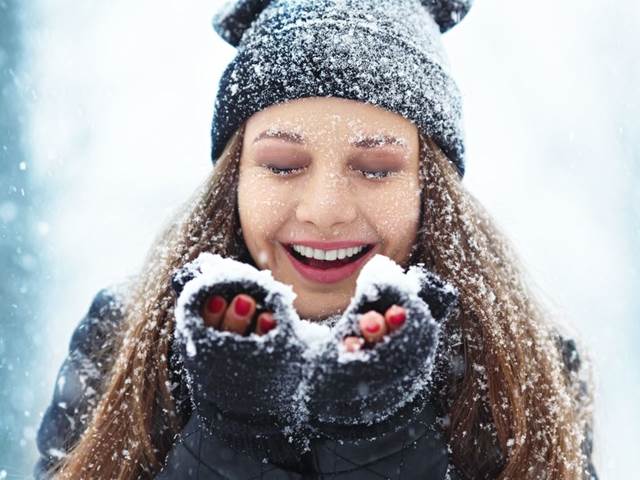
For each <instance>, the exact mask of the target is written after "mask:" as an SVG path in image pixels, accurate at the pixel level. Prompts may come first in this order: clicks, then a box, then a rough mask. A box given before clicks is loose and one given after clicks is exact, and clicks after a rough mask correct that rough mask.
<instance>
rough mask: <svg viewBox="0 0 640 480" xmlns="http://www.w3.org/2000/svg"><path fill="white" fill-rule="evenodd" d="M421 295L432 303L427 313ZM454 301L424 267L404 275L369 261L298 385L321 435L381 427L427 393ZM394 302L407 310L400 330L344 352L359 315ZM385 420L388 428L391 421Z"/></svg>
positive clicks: (386, 263) (388, 263) (379, 258)
mask: <svg viewBox="0 0 640 480" xmlns="http://www.w3.org/2000/svg"><path fill="white" fill-rule="evenodd" d="M421 293H422V294H423V295H424V297H425V298H427V299H435V300H437V301H435V302H434V304H433V307H434V308H433V311H432V308H431V305H430V304H428V303H426V302H425V301H424V300H423V298H421V296H420V294H421ZM456 298H457V294H456V291H455V290H454V289H453V287H451V286H450V285H448V284H445V283H444V282H442V281H440V279H438V278H437V277H436V276H435V275H434V274H432V273H428V272H425V271H424V270H423V269H422V267H420V266H416V267H413V268H411V269H410V270H409V271H408V272H406V273H405V272H403V270H402V268H401V267H400V266H399V265H398V264H396V263H395V262H393V261H392V260H391V259H389V258H388V257H385V256H383V255H376V256H374V257H373V258H372V259H371V260H370V261H369V262H368V263H367V264H366V265H365V266H364V267H363V269H362V271H361V272H360V275H359V277H358V279H357V284H356V292H355V295H354V298H353V299H352V301H351V303H350V305H349V306H348V307H347V310H345V313H344V315H343V316H342V318H340V320H339V321H338V322H337V324H336V326H335V327H334V332H333V335H332V338H331V339H330V341H329V342H328V343H327V345H326V348H324V349H323V350H322V351H321V353H320V354H319V355H318V356H317V357H316V359H315V362H314V364H313V368H311V369H309V370H308V372H307V376H306V379H305V382H303V383H304V385H303V388H305V389H306V391H305V395H306V397H307V400H308V408H309V418H310V422H311V423H312V424H313V426H314V428H315V429H316V430H317V431H319V432H321V433H326V432H342V433H344V432H345V431H354V432H355V431H358V429H353V428H347V429H346V430H345V429H344V428H341V427H342V426H350V427H354V426H367V425H376V424H378V425H379V424H382V423H383V422H384V421H385V420H387V419H389V418H390V417H391V416H394V414H402V415H403V416H404V415H405V413H407V412H408V409H409V407H412V401H413V400H416V399H418V394H420V393H422V394H424V393H425V391H426V390H427V387H428V383H429V381H430V377H431V371H432V368H433V364H434V360H435V356H436V349H437V347H438V336H439V331H440V325H439V323H438V322H439V321H441V320H442V319H443V315H445V314H448V312H449V311H450V308H449V307H450V304H452V303H453V302H454V301H455V299H456ZM393 304H396V305H399V306H401V307H403V308H405V309H406V313H407V318H406V321H405V324H404V325H403V326H402V327H401V328H399V329H397V330H394V331H393V332H390V333H389V334H387V335H385V336H384V337H383V339H382V340H381V341H380V342H378V343H375V344H373V345H371V346H368V347H364V348H363V349H362V350H359V351H356V352H348V351H347V350H346V349H345V348H344V346H343V339H344V338H345V337H346V336H349V335H357V336H361V335H362V334H361V332H360V329H359V325H358V320H359V317H360V315H361V314H363V313H366V312H368V311H369V310H376V311H378V312H380V313H381V314H383V315H384V312H385V311H386V310H387V309H388V308H389V307H390V306H391V305H393ZM435 312H437V316H436V315H435ZM420 398H422V396H421V397H420ZM413 403H420V402H413ZM412 408H413V407H412ZM414 413H415V412H414ZM407 414H408V413H407ZM394 418H395V417H394ZM389 423H390V425H389V428H391V427H393V426H394V425H395V424H396V423H397V422H396V421H394V422H389ZM395 426H396V427H397V425H395ZM370 430H374V429H370ZM376 432H377V433H381V431H380V430H379V429H378V430H376Z"/></svg>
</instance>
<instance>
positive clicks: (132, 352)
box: [55, 127, 590, 479]
mask: <svg viewBox="0 0 640 480" xmlns="http://www.w3.org/2000/svg"><path fill="white" fill-rule="evenodd" d="M243 135H244V128H243V127H241V128H240V129H239V130H238V131H237V132H236V133H235V135H234V136H233V137H232V138H231V140H230V141H229V143H228V144H227V146H226V148H225V150H224V152H223V153H222V155H221V157H220V158H219V159H218V162H217V165H216V167H215V168H214V169H213V171H212V173H211V175H210V176H209V177H208V178H207V179H206V180H205V182H204V183H203V184H202V185H201V186H200V187H199V188H198V189H197V191H196V192H195V193H194V194H193V196H192V198H190V199H189V200H188V201H187V202H186V203H185V204H184V205H183V206H182V207H181V208H180V209H179V211H178V212H177V214H176V215H175V216H174V217H173V218H172V219H170V221H169V222H168V224H167V225H166V226H165V227H164V230H163V232H162V233H161V235H159V237H158V238H157V239H156V241H155V242H154V245H153V247H152V248H151V250H150V252H149V254H148V256H147V258H146V259H145V261H144V263H143V267H142V269H141V270H140V272H139V274H138V276H137V277H136V280H135V282H134V283H133V285H132V286H131V293H130V297H129V299H128V301H127V307H126V311H125V317H124V322H123V329H124V330H123V334H122V337H123V340H122V342H121V343H120V345H119V348H118V351H117V357H116V360H115V361H114V363H113V367H112V368H111V373H110V375H108V377H107V378H105V380H104V384H103V385H104V388H103V391H104V393H103V395H102V397H101V400H100V402H99V403H98V405H97V406H96V408H95V410H94V412H93V416H92V419H91V421H90V423H89V425H88V426H87V429H86V431H85V432H84V434H83V435H82V437H81V438H80V439H79V441H78V442H77V443H76V444H75V445H73V446H72V448H71V450H70V452H69V454H68V455H67V457H66V458H65V459H64V460H63V461H62V462H61V463H60V464H59V465H57V466H56V472H55V474H56V476H57V478H73V479H76V478H117V479H134V478H153V476H154V475H155V474H156V473H157V472H158V471H159V470H160V469H161V467H162V464H163V462H164V459H165V457H166V455H167V453H168V452H169V449H170V448H171V445H172V443H173V441H174V439H175V436H176V434H178V433H179V432H180V430H181V429H182V428H183V426H184V423H185V421H186V416H185V415H184V411H181V408H180V407H179V405H178V404H177V402H176V398H175V395H174V391H173V390H172V388H173V387H172V385H173V384H172V382H171V376H170V371H169V370H170V369H169V358H170V353H171V339H172V337H173V329H174V324H175V318H174V315H173V307H174V305H175V300H176V299H175V294H174V292H173V290H172V288H171V282H170V280H171V274H172V273H173V272H174V271H175V269H176V268H178V267H180V266H182V265H183V264H184V263H185V262H188V261H191V260H193V259H194V258H196V257H197V256H198V255H199V254H200V253H201V252H204V251H211V252H216V253H220V254H221V255H224V256H229V257H231V258H236V259H240V260H242V259H244V260H247V261H249V260H250V257H249V255H248V252H247V249H246V246H245V244H244V241H243V238H242V232H241V230H240V223H239V217H238V212H237V203H236V201H237V197H236V195H237V185H238V171H239V169H238V165H239V159H240V152H241V149H242V139H243ZM420 145H421V148H420V151H421V166H422V167H421V168H422V170H421V171H420V180H421V184H422V206H421V209H422V215H421V228H420V229H419V233H418V238H417V241H416V245H415V247H414V255H413V256H412V262H415V261H420V262H424V263H425V265H426V266H427V267H429V268H430V269H431V270H432V271H434V272H435V273H437V274H439V275H440V276H442V277H443V278H445V279H447V280H449V281H450V282H451V283H453V284H454V285H455V286H456V287H457V288H458V290H459V292H460V308H459V310H458V313H457V315H456V316H455V318H452V319H451V320H450V321H449V322H448V323H447V327H446V328H447V332H446V335H444V337H445V344H446V346H447V352H452V353H455V352H458V353H459V354H460V355H462V358H463V359H464V362H463V363H462V365H463V370H462V371H461V372H460V374H459V375H453V374H450V372H451V369H448V368H446V367H447V365H445V363H446V362H447V361H448V360H450V359H452V358H454V356H453V355H443V356H441V359H442V362H441V363H442V365H440V366H441V367H443V368H440V369H439V370H438V374H437V375H438V378H439V381H440V382H441V387H440V388H441V394H442V396H443V398H445V399H446V401H445V402H444V406H445V409H446V413H447V415H446V421H445V422H444V424H443V428H444V431H445V433H446V435H447V438H448V440H449V444H450V447H451V451H452V459H453V463H454V465H455V466H456V467H457V469H458V470H459V472H460V473H461V474H462V475H463V477H465V478H470V479H479V478H500V479H507V478H512V479H513V478H549V479H573V478H580V477H581V473H580V472H581V470H582V469H583V468H584V459H583V458H582V455H581V450H580V442H581V440H582V437H583V432H584V428H585V425H586V423H585V422H587V421H589V414H590V408H589V404H588V402H586V401H584V400H581V396H580V395H579V394H578V392H577V390H576V388H577V387H576V384H577V382H575V381H571V380H572V379H570V378H568V377H567V376H566V374H565V372H564V370H563V367H562V365H563V364H562V358H561V356H560V353H559V350H558V348H557V344H556V343H555V337H554V334H553V326H552V325H551V323H550V322H549V320H548V318H547V317H548V315H547V314H546V313H545V312H544V311H543V309H542V308H541V307H540V306H539V304H538V303H537V302H536V301H535V300H534V296H533V295H532V292H531V291H530V289H529V288H528V287H527V285H526V284H525V273H524V271H523V269H522V268H521V266H520V263H519V261H518V259H517V256H516V255H515V253H514V251H513V248H512V247H511V246H510V244H509V242H508V241H507V240H506V239H505V238H504V236H503V235H502V234H501V233H500V232H499V231H498V229H497V227H496V225H495V223H494V222H493V221H492V220H491V218H490V217H489V215H488V214H487V212H486V211H485V210H484V208H483V207H482V206H481V205H480V203H479V202H478V201H477V200H476V199H475V198H474V197H473V196H472V195H471V194H470V193H469V192H467V191H466V190H465V188H464V187H463V185H462V183H461V181H460V179H459V177H458V174H457V172H456V170H455V169H454V167H453V165H452V164H451V162H450V161H449V160H448V159H447V157H446V156H445V155H444V154H443V153H442V151H441V150H440V149H439V148H438V147H437V145H436V144H435V143H433V142H432V141H431V140H430V139H428V138H424V137H422V136H421V137H420Z"/></svg>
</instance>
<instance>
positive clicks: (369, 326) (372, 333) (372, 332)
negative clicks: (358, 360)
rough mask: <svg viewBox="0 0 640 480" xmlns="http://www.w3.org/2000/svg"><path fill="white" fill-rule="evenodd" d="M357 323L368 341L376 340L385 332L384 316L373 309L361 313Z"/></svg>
mask: <svg viewBox="0 0 640 480" xmlns="http://www.w3.org/2000/svg"><path fill="white" fill-rule="evenodd" d="M359 323H360V331H361V332H362V335H363V336H364V338H365V339H366V340H367V341H368V342H376V341H378V340H379V339H380V338H382V336H383V335H384V334H385V333H386V332H387V325H386V322H385V320H384V317H383V316H382V315H381V314H380V313H378V312H376V311H375V310H370V311H368V312H367V313H364V314H362V316H361V317H360V321H359Z"/></svg>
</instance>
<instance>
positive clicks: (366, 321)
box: [343, 305, 407, 352]
mask: <svg viewBox="0 0 640 480" xmlns="http://www.w3.org/2000/svg"><path fill="white" fill-rule="evenodd" d="M406 319H407V312H406V310H405V309H404V308H402V307H401V306H399V305H392V306H390V307H389V308H388V309H387V310H386V311H385V313H384V316H383V315H382V314H380V313H378V312H376V311H375V310H369V311H368V312H366V313H364V314H362V315H361V316H360V319H359V320H358V324H359V326H360V331H361V332H362V335H363V336H362V337H357V336H353V335H349V336H347V337H345V338H344V339H343V343H344V347H345V349H346V350H347V351H348V352H356V351H358V350H360V349H361V348H363V347H364V346H365V345H374V344H375V343H377V342H379V341H380V340H382V338H383V337H384V336H385V335H386V334H388V333H391V332H394V331H396V330H397V329H399V328H400V327H402V325H404V322H405V320H406Z"/></svg>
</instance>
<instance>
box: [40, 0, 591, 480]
mask: <svg viewBox="0 0 640 480" xmlns="http://www.w3.org/2000/svg"><path fill="white" fill-rule="evenodd" d="M469 6H470V2H460V1H451V2H446V1H429V0H425V1H422V2H420V1H418V0H394V1H383V2H380V1H375V2H374V1H373V0H371V1H366V0H360V1H355V0H353V1H349V0H320V1H318V0H315V1H310V0H293V1H288V2H284V1H276V0H274V1H257V0H253V1H251V0H249V1H240V2H234V3H232V4H231V5H230V7H228V8H226V9H224V10H223V11H222V12H221V13H220V15H219V16H218V17H217V23H216V28H217V30H218V32H219V33H220V34H221V35H223V37H224V38H225V39H226V40H227V41H229V42H230V43H231V44H233V45H235V46H238V47H239V49H238V55H237V57H236V58H235V59H234V60H233V62H232V63H231V64H230V65H229V67H228V68H227V70H226V71H225V74H224V75H223V78H222V79H221V83H220V89H219V92H218V98H217V101H216V109H215V115H214V122H213V131H212V134H213V144H214V151H213V155H212V157H213V160H214V162H217V164H216V166H215V169H214V171H213V172H212V175H211V176H210V177H209V178H208V179H207V180H206V181H205V184H204V185H203V188H201V189H199V190H198V192H196V194H195V195H194V197H193V198H192V199H190V201H189V202H188V203H187V204H186V206H185V208H184V209H183V210H182V211H181V212H180V213H179V215H178V216H177V217H176V218H175V221H172V222H171V223H170V224H169V225H168V227H167V228H166V231H165V232H164V233H163V234H162V235H161V236H160V237H159V239H158V240H157V243H156V245H155V246H154V248H153V249H152V251H151V252H150V253H149V256H148V258H147V260H146V262H145V265H144V267H143V269H142V270H141V272H140V275H139V276H138V277H136V278H134V279H132V280H131V283H130V284H125V285H122V286H120V287H119V288H115V289H114V288H112V289H105V290H103V291H101V292H100V293H99V294H98V296H97V297H96V299H95V300H94V304H93V305H92V308H91V309H90V311H89V314H88V315H87V317H86V318H85V319H84V320H83V322H81V324H80V326H79V327H78V328H77V329H76V332H75V333H74V337H73V339H72V342H71V349H70V354H69V357H68V359H67V360H66V361H65V364H64V365H63V367H62V370H61V374H60V376H59V380H58V383H57V387H56V391H55V393H54V400H53V402H52V405H51V407H50V408H49V410H48V411H47V413H46V415H45V418H44V419H43V423H42V426H41V428H40V431H39V433H38V441H39V447H40V450H41V453H42V454H43V458H42V459H41V461H40V463H39V464H38V466H37V467H36V472H37V473H40V472H43V471H44V470H45V469H46V468H47V467H51V468H52V471H57V473H58V474H59V476H60V477H61V478H154V477H157V478H253V477H255V478H258V477H260V478H262V477H266V478H325V477H329V476H331V477H335V478H342V479H347V478H379V477H382V478H445V477H446V478H472V479H475V478H554V479H565V478H571V479H573V478H593V477H595V472H594V471H593V467H592V466H591V462H590V454H591V438H590V435H591V421H590V411H591V406H590V397H589V390H588V388H587V387H588V385H589V383H588V381H587V380H585V379H584V376H583V375H582V370H584V369H583V368H580V360H579V358H578V357H577V353H576V349H575V346H574V344H573V342H571V341H570V340H564V339H563V338H562V337H560V336H559V335H558V334H557V333H556V331H555V329H554V327H553V326H552V325H551V323H550V322H549V320H548V319H547V315H546V313H545V312H544V311H543V309H542V308H541V306H540V305H539V304H538V303H537V302H536V301H535V299H534V297H533V295H532V294H531V292H530V290H529V288H528V287H527V285H526V283H525V280H526V278H525V273H524V272H523V271H522V269H521V268H520V264H519V262H518V260H517V257H516V255H515V254H514V252H513V249H512V247H511V246H510V245H509V243H508V241H507V240H506V239H504V238H503V237H502V236H501V234H500V233H499V232H498V231H497V229H496V228H495V226H494V225H493V223H492V222H491V219H490V218H489V216H488V215H487V214H486V212H485V211H484V209H483V208H482V207H481V205H480V204H479V203H478V202H477V201H476V200H475V199H474V198H473V197H472V196H471V195H470V194H469V193H468V192H466V191H465V189H464V188H463V186H462V184H461V180H462V177H463V175H464V149H463V143H462V132H461V127H460V124H461V113H460V99H459V94H458V91H457V89H456V88H455V83H454V82H453V80H452V78H451V76H450V74H449V72H448V69H447V66H446V61H445V55H444V52H443V50H442V47H441V45H440V38H439V36H440V33H441V32H444V31H446V30H447V29H448V28H450V27H452V26H453V25H454V24H455V23H457V22H458V21H459V20H460V19H461V18H462V17H463V16H464V14H465V13H466V12H467V10H468V8H469ZM339 242H347V243H339ZM347 249H349V250H347ZM354 249H355V250H354ZM358 249H359V250H358ZM210 253H216V254H219V255H220V256H216V257H215V258H214V257H209V256H208V255H210ZM376 254H381V255H382V256H383V257H382V256H380V257H376V256H375V255H376ZM311 256H313V257H314V259H310V258H309V257H311ZM341 256H342V257H344V258H342V259H341V258H340V257H341ZM347 257H349V258H347ZM385 257H386V258H388V259H390V262H391V260H392V261H393V262H395V264H398V265H400V266H402V267H404V268H406V269H407V273H406V274H405V273H403V272H399V271H398V270H397V269H395V267H394V265H395V264H394V263H393V262H391V263H388V264H386V265H387V268H388V270H387V271H388V272H389V273H388V275H389V279H387V280H388V281H387V283H385V280H384V279H382V278H381V277H380V276H378V277H377V280H376V281H377V282H379V283H378V286H380V285H382V284H384V285H386V286H387V287H388V288H387V289H386V290H385V289H379V292H378V293H379V300H378V301H375V302H374V301H367V300H368V297H367V295H366V293H365V292H366V288H364V287H362V288H359V285H360V284H359V283H357V282H359V281H360V279H361V278H363V279H366V278H367V276H368V275H369V274H371V275H373V273H371V270H372V269H369V270H367V269H368V268H369V267H370V266H371V265H374V263H375V262H379V261H380V260H379V259H381V258H385ZM229 262H231V263H229ZM323 262H325V263H323ZM375 264H376V265H377V264H378V263H375ZM238 265H241V266H238ZM396 266H397V265H396ZM421 266H424V267H425V269H426V270H425V271H422V270H420V267H421ZM254 267H255V268H254ZM398 268H400V267H398ZM207 269H209V270H208V271H207ZM236 270H237V271H239V272H242V275H241V276H238V277H233V275H231V276H229V275H230V274H229V273H228V272H230V271H236ZM266 271H269V272H271V274H272V275H273V279H275V280H276V281H277V282H273V283H270V282H266V283H265V282H263V280H264V275H263V274H264V273H265V272H266ZM220 272H223V273H220ZM374 273H375V272H374ZM410 274H412V275H413V276H410ZM234 279H235V280H234ZM242 279H244V280H242ZM412 279H413V280H412ZM417 279H421V280H420V281H421V282H424V283H421V284H420V288H419V287H418V283H417V282H418V280H417ZM236 280H237V281H236ZM207 282H209V283H207ZM261 282H262V283H261ZM283 285H290V286H291V288H292V290H293V292H295V294H296V295H295V298H293V296H292V295H287V293H286V290H284V289H283V287H282V286H283ZM362 285H364V282H363V284H362ZM449 286H452V287H453V288H449ZM204 287H206V288H204ZM270 289H273V291H271V290H270ZM412 289H413V290H412ZM354 292H355V293H354ZM451 292H455V298H454V297H453V296H447V293H451ZM276 294H278V295H276ZM407 299H410V301H409V300H407ZM453 307H455V308H453ZM298 315H299V316H300V317H303V318H305V319H307V320H308V321H310V322H311V325H316V327H318V328H322V326H324V327H325V330H324V332H325V333H326V328H328V329H330V330H329V332H330V334H329V337H330V341H329V342H328V343H326V344H323V345H325V346H327V345H328V346H329V347H331V348H329V347H327V348H325V349H324V350H321V351H320V352H313V353H314V355H309V351H308V350H305V347H309V346H311V345H312V343H313V342H310V341H309V340H308V338H307V339H306V343H305V338H304V336H305V332H303V331H301V330H300V331H297V330H296V329H295V328H296V325H298V324H299V322H298V321H297V320H298V319H297V316H298ZM445 320H446V321H445ZM437 322H440V323H441V324H440V325H439V324H438V323H437ZM205 326H206V328H205ZM331 327H333V328H331ZM254 333H255V334H254ZM308 333H309V332H308V331H307V332H306V335H308ZM438 339H439V341H438ZM204 340H206V341H204ZM332 341H333V343H331V342H332ZM190 342H191V343H190ZM270 342H272V343H270ZM270 345H271V346H273V348H268V347H269V346H270ZM263 347H265V348H263ZM375 352H377V353H375ZM359 354H363V355H365V356H364V357H359V358H361V359H362V358H365V359H366V360H367V361H351V362H343V361H342V360H344V355H347V356H348V355H353V356H357V355H359ZM291 379H293V380H291ZM360 379H365V381H364V382H359V380H360ZM399 381H402V382H404V383H401V387H402V388H395V389H394V388H391V386H395V385H396V384H397V383H398V382H399ZM376 382H377V383H376ZM374 384H375V385H378V386H381V388H384V389H385V390H384V392H385V394H386V393H387V392H389V396H388V397H386V396H381V395H380V394H379V392H378V391H377V390H376V389H369V387H368V386H369V385H374ZM301 385H302V386H304V387H305V388H302V389H301V388H300V386H301ZM363 386H364V387H365V388H362V387H363ZM387 387H389V388H388V389H387ZM404 391H411V395H409V396H408V398H404V397H402V396H401V395H400V394H401V393H402V392H404ZM243 392H244V393H245V395H242V393H243ZM361 400H362V401H361ZM361 407H362V408H361Z"/></svg>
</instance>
